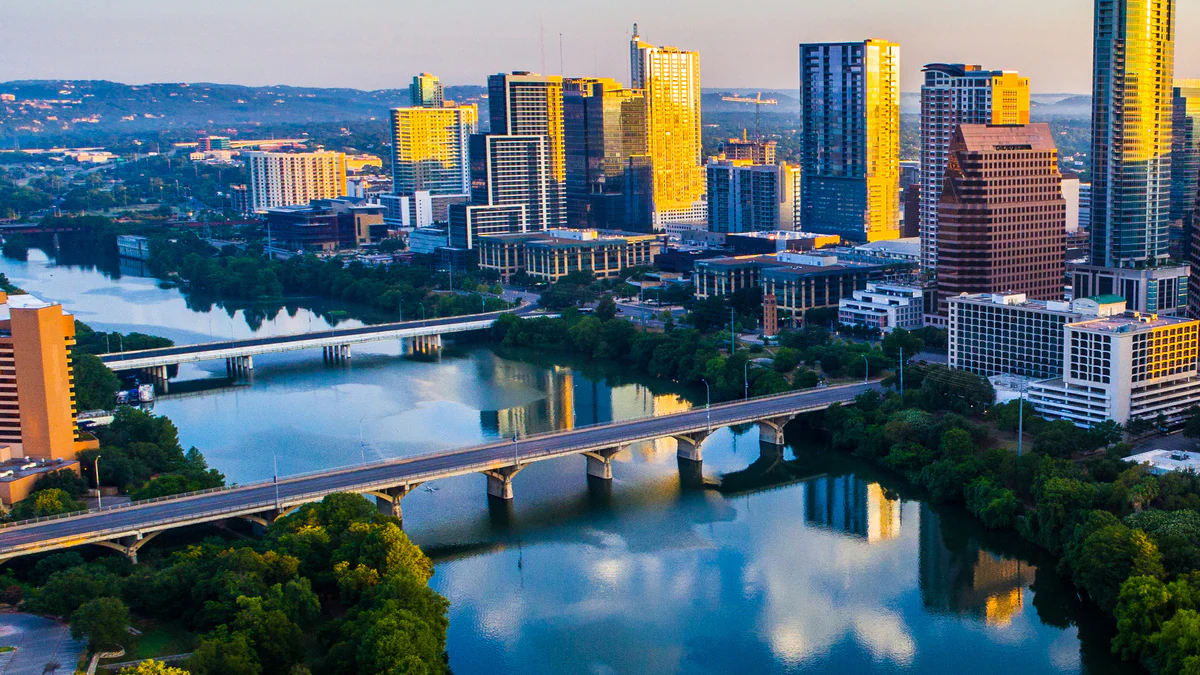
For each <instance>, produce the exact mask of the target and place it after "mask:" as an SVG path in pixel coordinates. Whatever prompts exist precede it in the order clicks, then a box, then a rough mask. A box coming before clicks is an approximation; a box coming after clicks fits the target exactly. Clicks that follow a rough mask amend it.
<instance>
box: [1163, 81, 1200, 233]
mask: <svg viewBox="0 0 1200 675" xmlns="http://www.w3.org/2000/svg"><path fill="white" fill-rule="evenodd" d="M1174 92H1175V93H1174V96H1173V103H1172V106H1171V108H1172V115H1171V117H1172V121H1171V213H1170V221H1171V224H1172V225H1182V226H1183V229H1184V230H1186V231H1187V233H1188V234H1190V232H1191V223H1192V214H1193V213H1194V212H1195V210H1196V191H1197V188H1200V80H1176V81H1175V89H1174Z"/></svg>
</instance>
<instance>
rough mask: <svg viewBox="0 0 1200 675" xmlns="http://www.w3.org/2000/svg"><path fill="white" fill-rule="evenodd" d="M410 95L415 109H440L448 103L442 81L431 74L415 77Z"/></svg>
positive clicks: (409, 89)
mask: <svg viewBox="0 0 1200 675" xmlns="http://www.w3.org/2000/svg"><path fill="white" fill-rule="evenodd" d="M408 95H409V98H410V99H412V106H413V107H414V108H440V107H442V106H443V105H444V104H445V102H446V98H445V94H444V92H443V90H442V82H441V80H439V79H438V78H437V76H436V75H430V74H429V73H421V74H420V75H414V76H413V79H412V84H410V85H408Z"/></svg>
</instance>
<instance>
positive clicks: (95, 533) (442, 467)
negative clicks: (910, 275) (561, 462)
mask: <svg viewBox="0 0 1200 675" xmlns="http://www.w3.org/2000/svg"><path fill="white" fill-rule="evenodd" d="M878 387H879V385H878V384H877V383H872V384H855V385H846V386H841V387H828V388H822V389H812V390H808V391H803V392H792V393H788V394H783V395H780V396H773V397H768V398H760V399H751V400H750V401H744V402H735V403H726V404H722V405H718V406H713V407H712V408H711V409H707V410H706V409H705V408H696V409H693V410H691V411H687V412H682V413H676V414H673V415H665V416H662V417H649V418H643V419H638V420H632V421H627V422H618V423H613V424H605V425H599V426H595V427H583V428H579V429H574V430H570V431H563V432H555V433H551V434H545V435H542V436H531V437H528V438H525V439H520V440H518V441H517V442H504V441H502V442H497V443H491V444H488V445H482V446H476V447H472V448H464V449H459V450H451V451H446V452H439V453H434V454H429V455H422V456H418V457H411V458H406V459H400V460H390V461H385V462H378V463H373V464H366V465H361V466H355V467H349V468H345V469H336V470H331V471H327V472H324V473H319V474H312V475H305V476H297V477H292V478H287V479H283V480H281V481H280V482H279V483H278V485H275V484H274V483H271V482H265V483H257V484H254V485H246V486H241V487H237V488H231V489H227V490H222V491H218V492H210V493H206V494H202V495H193V496H190V497H182V498H177V499H170V500H166V501H160V502H152V503H142V504H137V505H133V506H125V507H117V508H114V509H110V510H106V511H98V512H93V513H89V514H85V515H80V516H75V517H71V518H62V519H57V520H49V521H45V522H41V523H32V524H27V525H21V526H13V527H8V528H3V529H0V559H5V558H10V557H15V556H17V555H23V554H26V553H32V552H35V551H39V550H48V549H52V548H65V547H69V546H76V545H79V544H84V543H89V542H95V541H102V540H105V539H113V538H116V537H118V536H129V535H132V534H135V533H138V532H144V533H149V532H153V531H156V530H162V529H168V528H169V527H173V526H181V525H183V524H194V523H201V522H207V521H211V520H218V519H222V518H227V517H231V516H235V515H244V514H250V513H256V512H263V511H268V510H271V509H272V508H274V507H275V506H276V505H279V506H281V507H283V508H284V509H287V508H288V507H291V506H295V505H299V504H304V503H308V502H312V501H318V500H320V499H321V498H322V497H324V496H325V495H327V494H331V493H335V492H359V493H362V492H369V491H371V490H381V489H383V488H387V487H396V486H401V485H406V484H407V485H411V484H416V483H420V482H424V481H427V480H435V479H438V478H448V477H450V476H457V475H463V474H467V473H479V472H482V471H486V470H494V469H501V468H505V467H512V466H514V465H516V466H521V465H524V464H528V463H530V462H536V461H542V460H547V459H552V458H555V457H562V456H566V455H572V454H579V453H581V452H585V451H588V450H600V449H604V448H611V447H615V446H619V445H625V444H629V443H634V442H637V441H643V440H650V439H655V438H663V437H667V436H671V435H675V434H683V433H692V432H701V431H705V430H711V429H716V428H719V427H722V426H727V425H731V424H742V423H746V422H752V421H755V420H760V419H765V418H769V417H775V416H782V415H787V414H792V413H796V412H802V411H807V410H816V409H823V408H825V407H828V405H829V404H831V403H833V402H836V401H849V400H852V399H853V398H854V397H855V396H857V395H858V394H860V393H862V392H863V391H865V390H866V389H869V388H875V389H877V388H878Z"/></svg>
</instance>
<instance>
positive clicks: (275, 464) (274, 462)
mask: <svg viewBox="0 0 1200 675" xmlns="http://www.w3.org/2000/svg"><path fill="white" fill-rule="evenodd" d="M271 465H272V466H273V467H274V469H275V513H277V514H278V513H279V460H278V459H277V458H276V457H275V453H274V451H272V452H271Z"/></svg>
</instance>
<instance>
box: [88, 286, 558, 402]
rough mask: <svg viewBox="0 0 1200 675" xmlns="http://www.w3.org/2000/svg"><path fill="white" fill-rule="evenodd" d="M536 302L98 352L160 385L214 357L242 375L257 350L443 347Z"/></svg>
mask: <svg viewBox="0 0 1200 675" xmlns="http://www.w3.org/2000/svg"><path fill="white" fill-rule="evenodd" d="M535 311H536V307H535V306H534V305H531V304H525V305H522V306H521V307H519V308H517V309H515V310H506V311H502V312H488V313H485V314H470V315H467V316H456V317H449V318H444V319H429V320H427V321H399V322H395V323H384V324H377V325H373V326H362V327H359V328H342V329H332V330H324V331H315V332H311V333H296V334H292V335H278V336H273V337H261V338H249V339H245V340H228V341H224V342H207V343H201V344H194V345H181V346H176V347H161V348H158V349H141V350H137V351H129V352H117V353H110V354H101V355H100V360H101V361H102V362H104V365H106V366H108V367H109V368H111V369H112V370H114V371H127V370H141V371H144V372H146V373H147V374H148V375H149V376H150V378H151V379H153V380H154V382H155V384H157V385H159V388H160V389H163V388H165V386H166V383H167V379H168V378H167V367H168V366H176V365H179V364H181V363H196V362H199V361H217V360H221V359H224V360H225V363H226V367H227V369H228V370H229V372H230V374H245V373H247V372H249V371H251V370H253V369H254V357H255V356H258V355H260V354H273V353H278V352H290V351H298V350H301V349H317V348H320V349H321V350H322V351H323V354H324V357H325V359H326V360H328V361H334V362H341V361H346V360H348V359H349V358H350V347H351V345H355V344H363V343H367V342H380V341H384V340H406V339H407V340H411V341H412V345H413V349H414V350H416V351H430V350H433V349H439V348H441V346H442V339H441V336H442V335H445V334H447V333H462V332H467V331H473V330H483V329H486V328H490V327H491V325H492V324H493V323H495V321H496V319H497V318H499V317H500V316H501V315H503V314H506V313H509V312H511V313H514V314H517V315H518V316H537V315H536V314H533V312H535Z"/></svg>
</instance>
